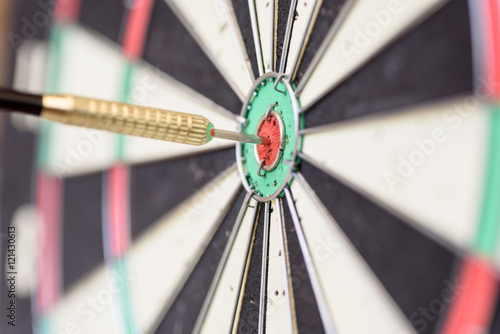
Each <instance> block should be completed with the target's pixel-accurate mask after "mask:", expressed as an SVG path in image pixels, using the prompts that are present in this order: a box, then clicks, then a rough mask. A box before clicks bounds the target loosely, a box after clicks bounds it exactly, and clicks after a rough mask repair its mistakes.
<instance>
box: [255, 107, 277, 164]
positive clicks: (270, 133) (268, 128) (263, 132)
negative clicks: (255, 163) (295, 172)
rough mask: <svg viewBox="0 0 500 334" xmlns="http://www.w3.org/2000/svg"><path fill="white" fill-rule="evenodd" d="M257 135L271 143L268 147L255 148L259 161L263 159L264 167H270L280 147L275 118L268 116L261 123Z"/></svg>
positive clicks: (259, 146)
mask: <svg viewBox="0 0 500 334" xmlns="http://www.w3.org/2000/svg"><path fill="white" fill-rule="evenodd" d="M257 134H258V135H259V136H262V137H267V138H269V140H270V141H271V143H270V144H269V145H258V146H257V150H258V152H259V158H260V160H262V159H264V165H271V164H272V163H273V162H274V160H275V159H276V157H277V156H278V154H279V149H280V145H281V139H280V125H279V122H278V120H277V119H276V117H274V116H272V115H271V116H269V117H268V118H267V121H265V122H263V123H262V126H261V127H260V129H259V130H258V132H257Z"/></svg>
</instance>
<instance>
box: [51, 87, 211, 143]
mask: <svg viewBox="0 0 500 334" xmlns="http://www.w3.org/2000/svg"><path fill="white" fill-rule="evenodd" d="M41 116H42V117H43V118H46V119H49V120H52V121H56V122H60V123H64V124H70V125H76V126H83V127H87V128H92V129H99V130H105V131H110V132H115V133H121V134H124V135H132V136H141V137H146V138H153V139H160V140H166V141H172V142H177V143H183V144H190V145H203V144H206V143H207V142H209V141H210V139H211V136H210V135H209V133H207V131H209V128H211V127H212V126H211V123H210V121H208V120H207V119H206V118H205V117H203V116H198V115H192V114H185V113H180V112H175V111H169V110H162V109H155V108H148V107H140V106H136V105H131V104H127V103H120V102H109V101H103V100H96V99H88V98H82V97H76V96H67V95H45V96H44V97H43V110H42V114H41Z"/></svg>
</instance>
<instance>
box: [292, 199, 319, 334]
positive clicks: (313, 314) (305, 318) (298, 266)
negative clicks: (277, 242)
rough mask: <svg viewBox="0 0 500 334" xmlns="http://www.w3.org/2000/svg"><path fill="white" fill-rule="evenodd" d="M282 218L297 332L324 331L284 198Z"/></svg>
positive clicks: (314, 332)
mask: <svg viewBox="0 0 500 334" xmlns="http://www.w3.org/2000/svg"><path fill="white" fill-rule="evenodd" d="M283 218H284V223H285V230H286V238H287V243H288V257H289V261H290V274H291V277H292V287H293V299H294V301H295V315H296V318H297V327H298V330H299V333H310V334H321V333H325V329H324V328H323V323H322V320H321V316H320V313H319V309H318V304H317V302H316V298H315V296H314V291H313V289H312V286H311V281H310V279H309V274H308V272H307V267H306V263H305V260H304V256H303V255H302V251H301V248H300V244H299V239H298V238H297V233H296V232H295V226H294V224H293V220H292V216H291V215H290V209H289V206H288V202H287V201H286V200H283Z"/></svg>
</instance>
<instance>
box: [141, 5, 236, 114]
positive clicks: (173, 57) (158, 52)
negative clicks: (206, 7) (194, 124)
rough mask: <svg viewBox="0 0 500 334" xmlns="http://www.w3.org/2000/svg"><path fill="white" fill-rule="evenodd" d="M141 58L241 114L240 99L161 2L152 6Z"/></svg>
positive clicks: (166, 6) (175, 17)
mask: <svg viewBox="0 0 500 334" xmlns="http://www.w3.org/2000/svg"><path fill="white" fill-rule="evenodd" d="M144 59H145V60H146V61H147V62H149V63H150V64H151V65H153V66H155V67H157V68H158V69H160V70H161V71H163V72H165V73H167V74H169V75H170V76H172V77H174V78H175V79H177V80H178V81H180V82H182V83H184V84H186V85H187V86H189V87H191V88H192V89H194V90H196V91H198V92H199V93H201V94H203V95H205V96H206V97H208V98H209V99H211V100H212V101H214V102H215V103H217V104H219V105H221V106H223V107H224V108H226V109H227V110H229V111H231V112H233V113H236V114H239V113H240V110H241V105H242V103H241V101H240V99H239V98H238V97H237V96H236V94H235V93H234V92H233V90H232V89H231V88H230V87H229V85H228V84H227V83H226V81H225V80H224V78H223V77H222V76H221V74H220V73H219V71H218V70H217V69H216V68H215V66H214V65H213V64H212V62H211V61H210V60H209V59H208V58H207V56H206V55H205V53H204V52H203V50H202V49H201V48H200V46H199V45H198V44H197V43H196V41H195V40H194V39H193V37H192V36H191V35H190V34H189V32H188V31H187V30H186V28H184V26H183V25H182V23H181V22H180V21H179V19H178V18H177V16H175V14H174V13H173V12H172V10H171V9H170V8H169V7H168V5H167V4H166V2H165V1H164V0H156V2H155V4H154V7H153V11H152V15H151V20H150V25H149V32H148V34H147V38H146V44H145V49H144Z"/></svg>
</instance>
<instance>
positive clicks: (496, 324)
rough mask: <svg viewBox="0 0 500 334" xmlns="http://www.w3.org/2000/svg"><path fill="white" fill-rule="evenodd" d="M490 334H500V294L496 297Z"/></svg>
mask: <svg viewBox="0 0 500 334" xmlns="http://www.w3.org/2000/svg"><path fill="white" fill-rule="evenodd" d="M492 317H493V319H492V320H491V329H490V331H489V333H500V293H498V294H497V296H496V308H495V309H494V310H493V314H492Z"/></svg>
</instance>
